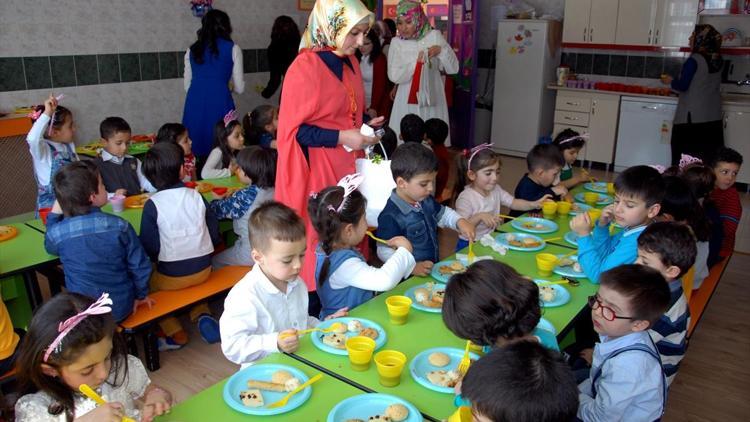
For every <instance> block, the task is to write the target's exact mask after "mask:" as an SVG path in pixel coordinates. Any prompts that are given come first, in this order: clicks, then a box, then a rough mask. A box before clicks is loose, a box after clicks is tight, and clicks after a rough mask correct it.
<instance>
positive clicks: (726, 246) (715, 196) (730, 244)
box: [711, 148, 742, 258]
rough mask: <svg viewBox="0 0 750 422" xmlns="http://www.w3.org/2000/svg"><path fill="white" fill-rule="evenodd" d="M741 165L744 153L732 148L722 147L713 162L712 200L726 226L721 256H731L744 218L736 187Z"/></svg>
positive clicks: (723, 224)
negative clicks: (713, 186) (741, 153)
mask: <svg viewBox="0 0 750 422" xmlns="http://www.w3.org/2000/svg"><path fill="white" fill-rule="evenodd" d="M740 166H742V155H740V153H738V152H737V151H735V150H733V149H731V148H721V149H720V150H719V151H718V152H717V153H716V159H715V160H714V163H713V168H714V174H716V185H715V188H714V190H713V191H712V192H711V200H712V201H713V203H714V204H715V205H716V207H717V208H718V209H719V214H720V215H721V222H722V226H723V227H724V238H723V241H722V243H721V250H720V251H719V256H720V257H721V258H726V257H728V256H730V255H731V254H732V252H733V251H734V237H735V234H736V233H737V226H738V225H739V223H740V218H742V203H741V202H740V194H739V193H738V192H737V189H736V188H735V187H734V182H736V181H737V173H739V172H740Z"/></svg>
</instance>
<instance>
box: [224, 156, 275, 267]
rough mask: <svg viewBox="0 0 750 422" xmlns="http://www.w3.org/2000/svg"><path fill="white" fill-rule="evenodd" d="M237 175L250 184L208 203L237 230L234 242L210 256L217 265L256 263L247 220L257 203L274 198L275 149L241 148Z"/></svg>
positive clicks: (247, 264) (243, 181)
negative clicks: (228, 219) (227, 247)
mask: <svg viewBox="0 0 750 422" xmlns="http://www.w3.org/2000/svg"><path fill="white" fill-rule="evenodd" d="M237 178H238V179H239V180H240V182H242V183H244V184H246V185H247V187H245V188H242V189H240V190H238V191H237V192H235V193H234V194H233V195H231V196H228V197H226V198H223V199H218V200H215V201H211V203H210V204H209V209H211V211H213V213H214V215H216V218H219V219H221V218H231V219H232V228H233V229H234V233H235V234H237V241H236V242H235V243H234V246H232V247H231V248H229V249H226V250H225V251H223V252H221V253H219V254H218V255H214V257H213V259H212V260H211V262H212V264H213V267H214V269H216V268H221V267H224V266H227V265H244V266H251V265H253V258H252V257H251V256H250V249H251V246H250V240H248V231H247V230H248V227H247V221H248V219H249V217H250V214H251V213H252V212H253V211H254V210H255V209H256V208H257V207H258V205H260V204H262V203H264V202H266V201H270V200H272V199H273V193H274V188H273V186H274V182H275V181H276V159H275V156H274V152H273V151H270V150H267V149H265V148H261V147H258V146H252V147H248V148H245V149H243V150H241V151H240V152H239V153H237Z"/></svg>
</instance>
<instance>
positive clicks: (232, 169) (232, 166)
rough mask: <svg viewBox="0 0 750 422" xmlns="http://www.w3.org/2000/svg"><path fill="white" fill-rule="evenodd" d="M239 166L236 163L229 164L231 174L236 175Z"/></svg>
mask: <svg viewBox="0 0 750 422" xmlns="http://www.w3.org/2000/svg"><path fill="white" fill-rule="evenodd" d="M238 168H239V166H237V163H235V162H234V161H232V162H230V163H229V174H231V175H234V174H235V173H236V172H237V169H238Z"/></svg>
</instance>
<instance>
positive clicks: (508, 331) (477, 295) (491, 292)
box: [443, 260, 559, 350]
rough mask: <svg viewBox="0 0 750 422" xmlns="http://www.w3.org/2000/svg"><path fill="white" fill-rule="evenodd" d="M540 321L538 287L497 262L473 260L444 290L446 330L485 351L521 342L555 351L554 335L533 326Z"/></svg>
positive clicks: (509, 267)
mask: <svg viewBox="0 0 750 422" xmlns="http://www.w3.org/2000/svg"><path fill="white" fill-rule="evenodd" d="M540 318H541V309H540V306H539V287H537V285H536V283H534V282H533V281H530V280H528V279H526V278H524V277H522V276H521V275H520V274H518V273H517V272H516V270H514V269H513V268H512V267H511V266H509V265H507V264H503V263H502V262H499V261H491V260H486V261H478V262H475V263H474V264H472V265H470V266H469V268H468V269H467V270H466V271H465V272H463V273H461V274H456V275H454V276H452V277H451V280H450V283H448V285H447V287H446V289H445V299H444V300H443V322H444V323H445V326H446V327H448V329H449V330H450V331H451V332H452V333H453V334H455V335H456V336H457V337H459V338H462V339H467V340H471V342H472V343H474V344H477V345H481V346H485V348H486V350H491V349H494V348H499V347H505V346H507V345H508V344H511V343H516V342H518V341H524V340H530V341H535V342H540V343H541V344H542V345H543V346H544V347H546V348H549V349H552V350H559V347H558V345H557V339H556V338H555V335H554V333H552V332H550V331H547V330H545V329H542V328H538V327H537V324H539V320H540Z"/></svg>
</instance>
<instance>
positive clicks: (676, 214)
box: [659, 176, 711, 289]
mask: <svg viewBox="0 0 750 422" xmlns="http://www.w3.org/2000/svg"><path fill="white" fill-rule="evenodd" d="M659 219H660V220H663V221H674V222H677V223H682V224H684V225H686V226H688V227H690V229H691V230H692V231H693V235H694V236H695V243H696V249H697V254H696V256H695V271H694V272H693V273H692V275H690V276H692V277H693V278H692V279H691V280H688V279H687V278H686V280H685V281H686V282H690V283H692V284H691V285H692V286H693V289H696V288H697V287H695V285H696V284H697V285H698V287H700V285H701V283H702V282H703V279H704V278H706V277H708V265H707V260H708V253H709V240H710V237H711V224H710V222H709V220H708V218H707V217H706V214H705V212H704V210H703V207H701V204H700V203H699V202H698V200H697V199H696V198H695V195H694V194H693V191H692V189H691V188H690V186H688V184H687V182H686V181H685V180H684V179H683V178H680V177H676V176H667V177H664V198H663V199H662V201H661V209H660V210H659ZM691 266H692V264H691ZM688 269H689V268H688ZM665 278H667V277H666V276H665ZM667 280H669V278H667Z"/></svg>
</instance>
